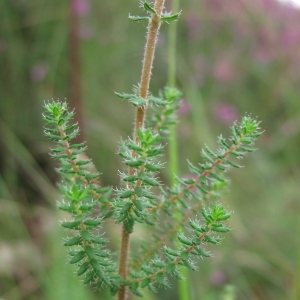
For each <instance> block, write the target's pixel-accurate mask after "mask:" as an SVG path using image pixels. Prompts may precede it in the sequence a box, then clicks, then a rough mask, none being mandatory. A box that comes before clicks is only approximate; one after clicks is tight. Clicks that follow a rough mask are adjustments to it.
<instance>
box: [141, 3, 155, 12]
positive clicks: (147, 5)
mask: <svg viewBox="0 0 300 300" xmlns="http://www.w3.org/2000/svg"><path fill="white" fill-rule="evenodd" d="M143 6H144V9H145V10H147V11H149V12H150V13H152V14H156V11H155V10H154V9H153V8H152V7H151V6H150V5H149V3H148V2H146V1H145V2H144V3H143Z"/></svg>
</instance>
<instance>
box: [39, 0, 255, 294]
mask: <svg viewBox="0 0 300 300" xmlns="http://www.w3.org/2000/svg"><path fill="white" fill-rule="evenodd" d="M142 8H143V9H144V10H145V12H146V13H147V15H146V16H141V17H140V16H129V18H130V19H131V20H133V21H148V22H149V24H148V33H147V40H146V46H145V53H144V59H143V66H142V75H141V80H140V82H139V83H138V84H137V86H135V87H134V88H133V92H132V93H116V95H117V96H118V97H119V98H121V99H123V100H126V101H128V102H129V103H131V104H132V105H133V106H134V107H135V108H136V116H135V125H134V130H133V136H132V137H129V138H127V139H125V140H122V141H121V142H120V147H119V150H118V154H119V155H120V156H121V157H122V159H123V162H124V170H121V171H119V175H120V182H121V183H120V186H119V187H116V188H113V187H104V186H101V184H100V183H99V182H100V181H99V180H98V179H99V175H100V174H99V173H98V172H96V171H95V169H94V167H93V163H92V160H91V159H90V158H88V157H87V156H86V155H85V152H86V144H85V143H73V140H74V138H76V136H77V135H78V133H79V128H78V126H77V124H76V123H72V119H73V117H74V111H72V110H69V108H68V106H67V104H66V103H65V102H60V101H52V102H48V103H46V104H45V110H46V113H45V114H44V119H45V121H46V123H47V127H46V128H45V134H46V136H47V137H48V138H49V139H51V140H53V141H54V142H55V143H56V146H55V147H54V148H53V149H52V153H51V155H52V157H53V158H54V159H57V160H58V161H59V163H60V167H59V168H58V172H59V174H60V176H61V178H62V181H61V183H60V185H59V187H60V189H61V192H62V199H61V200H60V201H59V204H58V207H59V209H60V210H62V211H64V212H66V213H68V214H69V217H68V218H67V219H66V220H64V221H62V223H61V225H62V226H63V227H64V228H66V230H67V231H68V234H67V237H66V238H65V240H64V245H65V246H66V247H67V248H68V251H69V254H70V263H71V264H74V265H76V266H77V275H78V276H80V277H81V278H82V279H83V282H84V284H91V285H92V286H94V287H96V288H99V289H102V288H105V287H108V288H109V289H110V291H111V293H112V295H116V294H117V295H118V299H119V300H125V299H126V295H128V293H127V290H128V289H129V290H130V291H131V292H132V293H133V294H135V295H137V296H141V297H142V295H143V294H142V289H143V288H148V289H150V290H151V291H156V288H157V287H159V286H163V287H169V281H168V279H169V278H170V277H175V278H178V279H183V278H182V276H181V272H180V268H181V267H186V268H187V269H190V270H196V269H197V265H196V262H195V260H197V259H198V258H209V257H211V256H212V254H211V253H210V252H209V251H208V249H207V248H208V247H207V245H209V244H211V245H216V244H219V243H220V241H221V239H222V238H223V236H224V235H225V234H226V233H227V232H229V231H230V227H229V226H228V225H227V223H226V221H227V220H228V219H229V218H230V216H231V212H230V211H228V210H227V209H226V208H225V206H224V205H222V204H221V202H220V201H219V197H220V196H221V195H222V191H224V190H225V189H226V188H227V186H228V180H227V179H226V176H225V175H226V172H227V171H229V170H230V169H231V168H240V167H241V166H240V164H239V163H238V162H237V159H241V158H243V157H244V156H245V155H246V154H247V153H250V152H253V151H254V150H255V149H254V148H253V147H252V146H253V143H254V141H255V140H256V138H257V137H258V136H260V135H261V132H260V131H259V130H260V128H259V122H258V121H257V120H256V119H254V118H252V117H251V116H250V115H246V116H244V117H242V118H241V120H240V122H235V123H234V124H233V125H232V126H231V136H230V137H229V138H228V139H225V138H224V137H223V136H222V135H220V136H219V137H218V144H219V148H218V149H217V150H212V149H211V148H209V147H208V146H205V147H204V149H202V151H201V157H202V161H201V162H200V163H197V164H194V163H192V162H190V161H188V162H187V163H188V166H189V169H190V172H191V173H192V174H193V176H192V177H190V178H185V177H182V178H181V177H179V176H176V174H175V180H174V183H173V184H172V185H171V186H166V185H164V184H163V183H162V182H161V179H160V172H161V170H162V168H163V167H165V164H164V163H163V154H164V151H165V146H166V141H167V139H168V136H169V130H170V128H171V127H172V126H173V124H174V123H176V122H177V119H176V110H177V109H178V107H179V103H180V97H181V93H180V92H179V91H178V90H177V89H176V88H174V87H165V88H164V89H162V91H161V92H159V93H158V94H159V95H158V96H154V95H152V93H150V92H149V85H150V79H151V74H152V65H153V60H154V52H155V45H156V41H157V37H158V32H159V28H160V25H161V24H162V23H168V22H171V21H176V20H177V19H178V17H179V13H176V14H172V13H166V12H164V0H156V1H155V3H154V5H153V6H152V5H150V4H149V3H147V2H145V1H143V2H142ZM148 109H149V112H150V113H149V115H147V118H146V112H147V111H148ZM108 220H113V222H114V223H115V224H119V225H120V226H119V227H120V235H121V245H120V250H119V253H114V252H112V251H111V250H110V248H109V246H108V241H109V237H108V236H106V235H105V233H104V231H103V230H102V228H103V225H104V224H105V222H107V221H108ZM137 227H142V228H143V230H145V232H147V238H146V239H145V240H141V241H140V247H139V250H138V251H132V250H131V249H130V237H131V235H132V233H133V232H134V230H135V229H136V228H137ZM150 237H151V238H150ZM117 256H118V258H117Z"/></svg>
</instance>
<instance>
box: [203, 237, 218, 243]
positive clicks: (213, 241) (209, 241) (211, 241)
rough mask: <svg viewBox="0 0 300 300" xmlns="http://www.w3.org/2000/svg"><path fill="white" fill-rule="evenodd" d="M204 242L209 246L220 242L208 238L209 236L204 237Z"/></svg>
mask: <svg viewBox="0 0 300 300" xmlns="http://www.w3.org/2000/svg"><path fill="white" fill-rule="evenodd" d="M204 240H205V241H207V242H208V243H211V244H217V243H218V242H219V241H220V240H219V239H215V238H213V237H210V236H209V235H205V236H204Z"/></svg>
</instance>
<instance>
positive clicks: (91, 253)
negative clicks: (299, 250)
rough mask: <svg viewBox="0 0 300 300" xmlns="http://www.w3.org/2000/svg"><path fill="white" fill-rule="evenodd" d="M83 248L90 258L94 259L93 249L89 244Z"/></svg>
mask: <svg viewBox="0 0 300 300" xmlns="http://www.w3.org/2000/svg"><path fill="white" fill-rule="evenodd" d="M84 249H85V252H86V254H87V256H88V257H89V258H90V259H96V254H95V251H94V249H93V248H92V247H91V246H86V247H85V248H84Z"/></svg>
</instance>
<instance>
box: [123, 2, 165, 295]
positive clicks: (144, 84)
mask: <svg viewBox="0 0 300 300" xmlns="http://www.w3.org/2000/svg"><path fill="white" fill-rule="evenodd" d="M164 2H165V0H155V3H154V10H155V11H156V14H152V17H151V19H150V22H149V25H148V32H147V41H146V47H145V52H144V60H143V68H142V75H141V82H140V92H139V96H140V97H142V98H144V99H147V98H148V91H149V85H150V79H151V70H152V67H153V60H154V53H155V45H156V41H157V36H158V31H159V27H160V15H161V13H162V10H163V7H164ZM145 113H146V106H143V107H138V108H137V110H136V117H135V126H134V131H133V140H134V141H135V142H136V143H138V136H137V132H138V130H139V129H140V128H143V127H144V120H145ZM134 173H135V169H134V168H129V170H128V174H129V175H133V174H134ZM129 241H130V234H129V233H128V232H127V231H126V230H125V228H124V226H123V228H122V240H121V250H120V251H121V254H120V261H119V275H120V276H121V277H122V278H123V279H124V280H126V278H127V262H128V252H129ZM125 299H126V286H124V285H122V286H121V287H120V289H119V292H118V300H125Z"/></svg>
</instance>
